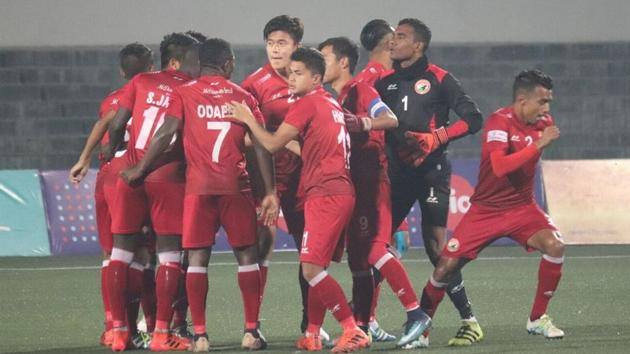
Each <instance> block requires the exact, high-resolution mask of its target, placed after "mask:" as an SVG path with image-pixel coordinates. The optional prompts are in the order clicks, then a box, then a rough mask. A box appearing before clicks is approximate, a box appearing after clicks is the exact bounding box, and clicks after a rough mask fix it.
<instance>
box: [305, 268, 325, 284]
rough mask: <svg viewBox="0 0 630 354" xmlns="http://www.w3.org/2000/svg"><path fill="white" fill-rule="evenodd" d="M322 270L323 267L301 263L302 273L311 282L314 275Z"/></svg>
mask: <svg viewBox="0 0 630 354" xmlns="http://www.w3.org/2000/svg"><path fill="white" fill-rule="evenodd" d="M323 271H324V267H322V266H318V265H316V264H312V263H302V275H303V276H304V279H306V281H307V282H309V283H310V282H311V281H312V280H313V279H315V277H317V276H318V275H319V274H320V273H321V272H323Z"/></svg>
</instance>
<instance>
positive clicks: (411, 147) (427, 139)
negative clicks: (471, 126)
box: [398, 127, 448, 167]
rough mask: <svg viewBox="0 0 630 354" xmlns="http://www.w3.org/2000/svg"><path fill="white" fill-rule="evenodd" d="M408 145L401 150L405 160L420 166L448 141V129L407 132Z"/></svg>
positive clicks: (400, 153) (401, 155)
mask: <svg viewBox="0 0 630 354" xmlns="http://www.w3.org/2000/svg"><path fill="white" fill-rule="evenodd" d="M405 138H406V141H405V142H406V147H405V148H402V149H400V150H399V154H398V156H399V157H400V158H401V160H403V162H405V163H407V164H409V165H412V166H414V167H418V166H420V165H421V164H422V162H424V160H425V159H426V158H427V156H429V154H430V153H432V152H433V151H435V150H437V148H439V147H440V145H442V144H446V143H447V142H448V134H447V133H446V129H445V128H444V127H441V128H439V129H436V130H434V131H432V132H430V133H419V132H412V131H408V132H405Z"/></svg>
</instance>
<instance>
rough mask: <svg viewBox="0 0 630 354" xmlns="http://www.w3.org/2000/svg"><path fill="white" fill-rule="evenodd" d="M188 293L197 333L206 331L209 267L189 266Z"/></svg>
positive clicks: (187, 277)
mask: <svg viewBox="0 0 630 354" xmlns="http://www.w3.org/2000/svg"><path fill="white" fill-rule="evenodd" d="M186 293H187V294H188V305H189V307H190V316H191V317H192V322H193V331H194V332H195V334H204V333H206V298H207V296H208V268H207V267H194V266H188V273H187V274H186Z"/></svg>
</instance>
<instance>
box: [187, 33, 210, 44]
mask: <svg viewBox="0 0 630 354" xmlns="http://www.w3.org/2000/svg"><path fill="white" fill-rule="evenodd" d="M186 34H187V35H189V36H191V37H193V38H194V39H196V40H198V41H199V43H203V42H205V41H206V40H207V39H208V37H207V36H206V35H205V34H203V33H201V32H197V31H195V30H188V31H186Z"/></svg>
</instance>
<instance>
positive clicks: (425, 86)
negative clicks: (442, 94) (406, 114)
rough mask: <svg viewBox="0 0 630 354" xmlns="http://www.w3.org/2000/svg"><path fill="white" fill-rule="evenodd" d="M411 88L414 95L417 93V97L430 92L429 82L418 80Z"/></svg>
mask: <svg viewBox="0 0 630 354" xmlns="http://www.w3.org/2000/svg"><path fill="white" fill-rule="evenodd" d="M413 88H414V89H415V90H416V93H418V95H424V94H426V93H427V92H429V91H431V83H430V82H429V80H425V79H422V80H418V81H417V82H416V84H415V85H413Z"/></svg>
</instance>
